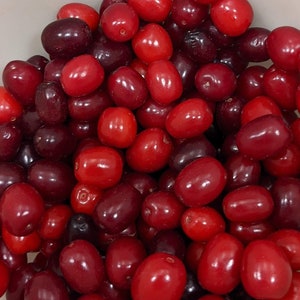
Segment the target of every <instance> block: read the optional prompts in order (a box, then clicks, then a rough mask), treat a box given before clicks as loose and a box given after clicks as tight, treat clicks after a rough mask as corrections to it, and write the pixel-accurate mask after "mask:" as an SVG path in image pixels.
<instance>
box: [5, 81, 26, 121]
mask: <svg viewBox="0 0 300 300" xmlns="http://www.w3.org/2000/svg"><path fill="white" fill-rule="evenodd" d="M21 115H22V105H21V104H20V102H18V101H17V100H16V99H15V97H13V96H12V95H11V94H10V93H9V92H8V91H7V90H6V89H5V88H4V87H3V86H2V87H0V124H4V123H7V122H11V121H15V120H16V119H17V118H19V117H20V116H21Z"/></svg>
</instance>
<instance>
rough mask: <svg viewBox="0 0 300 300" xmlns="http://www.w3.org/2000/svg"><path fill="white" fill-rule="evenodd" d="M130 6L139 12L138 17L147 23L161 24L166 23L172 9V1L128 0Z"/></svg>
mask: <svg viewBox="0 0 300 300" xmlns="http://www.w3.org/2000/svg"><path fill="white" fill-rule="evenodd" d="M127 2H128V4H129V5H130V6H132V7H133V9H134V10H135V11H136V12H137V14H138V16H139V17H140V18H141V19H143V20H144V21H147V22H155V23H160V22H162V21H165V20H166V18H167V16H168V15H169V13H170V10H171V7H172V1H171V0H159V1H156V0H146V1H143V3H141V2H140V1H139V0H128V1H127Z"/></svg>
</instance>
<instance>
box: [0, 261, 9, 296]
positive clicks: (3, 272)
mask: <svg viewBox="0 0 300 300" xmlns="http://www.w3.org/2000/svg"><path fill="white" fill-rule="evenodd" d="M0 278H1V281H0V297H1V296H3V295H4V293H5V292H6V290H7V288H8V284H9V279H10V271H9V269H8V267H7V265H6V264H5V262H4V261H3V260H0Z"/></svg>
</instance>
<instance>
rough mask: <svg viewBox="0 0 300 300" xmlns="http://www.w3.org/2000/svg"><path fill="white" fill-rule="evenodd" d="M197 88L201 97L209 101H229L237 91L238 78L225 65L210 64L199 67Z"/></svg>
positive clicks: (196, 79) (196, 76)
mask: <svg viewBox="0 0 300 300" xmlns="http://www.w3.org/2000/svg"><path fill="white" fill-rule="evenodd" d="M195 87H196V89H197V90H198V92H199V94H200V96H201V97H202V98H203V99H205V100H209V101H213V102H219V101H224V100H226V99H228V98H229V97H230V96H232V95H233V93H234V91H235V89H236V76H235V74H234V72H233V70H232V69H231V68H229V67H228V66H226V65H225V64H223V63H208V64H204V65H202V66H200V67H199V69H198V71H197V73H196V75H195Z"/></svg>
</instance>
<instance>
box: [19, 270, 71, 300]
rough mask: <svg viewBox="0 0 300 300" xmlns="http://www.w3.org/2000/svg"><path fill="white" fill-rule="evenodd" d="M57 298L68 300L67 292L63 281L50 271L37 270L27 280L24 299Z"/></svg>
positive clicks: (58, 299)
mask: <svg viewBox="0 0 300 300" xmlns="http://www.w3.org/2000/svg"><path fill="white" fill-rule="evenodd" d="M31 299H57V300H68V299H69V294H68V291H67V288H66V286H65V283H64V281H63V280H62V279H61V278H60V277H59V276H58V275H56V274H55V273H53V272H52V271H42V272H37V273H36V274H35V275H33V277H32V278H31V279H30V280H29V281H28V282H27V284H26V285H25V290H24V300H31Z"/></svg>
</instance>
